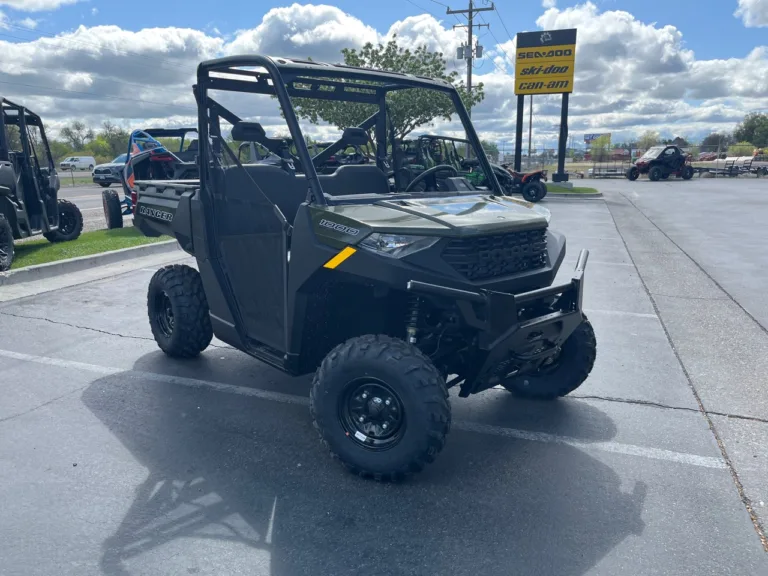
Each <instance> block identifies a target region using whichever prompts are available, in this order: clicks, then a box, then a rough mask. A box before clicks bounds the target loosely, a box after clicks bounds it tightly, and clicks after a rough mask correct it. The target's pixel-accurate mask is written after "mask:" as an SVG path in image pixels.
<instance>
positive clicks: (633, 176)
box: [627, 166, 640, 182]
mask: <svg viewBox="0 0 768 576" xmlns="http://www.w3.org/2000/svg"><path fill="white" fill-rule="evenodd" d="M639 177H640V170H638V168H637V166H632V167H631V168H630V169H629V170H627V180H631V181H633V182H634V181H635V180H637V179H638V178H639Z"/></svg>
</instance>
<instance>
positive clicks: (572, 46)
mask: <svg viewBox="0 0 768 576" xmlns="http://www.w3.org/2000/svg"><path fill="white" fill-rule="evenodd" d="M575 64H576V29H575V28H569V29H567V30H545V31H543V32H518V34H517V52H516V57H515V94H517V132H516V134H515V136H516V138H515V170H517V171H519V170H520V160H521V156H522V131H523V114H522V110H523V107H524V98H525V96H526V95H527V94H562V95H563V102H562V107H561V110H560V137H559V140H558V155H557V172H555V173H554V174H553V175H552V181H553V182H565V181H567V180H568V174H566V172H565V152H566V150H565V148H566V144H567V142H568V96H569V94H570V93H571V92H573V75H574V68H575ZM529 160H530V159H529Z"/></svg>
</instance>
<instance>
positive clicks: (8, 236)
mask: <svg viewBox="0 0 768 576" xmlns="http://www.w3.org/2000/svg"><path fill="white" fill-rule="evenodd" d="M12 262H13V230H12V229H11V223H10V222H8V219H7V218H6V217H5V215H3V214H0V272H5V271H6V270H8V269H9V268H10V267H11V263H12Z"/></svg>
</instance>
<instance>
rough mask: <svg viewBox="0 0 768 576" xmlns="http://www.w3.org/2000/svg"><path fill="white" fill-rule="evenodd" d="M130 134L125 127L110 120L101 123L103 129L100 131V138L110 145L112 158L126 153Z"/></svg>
mask: <svg viewBox="0 0 768 576" xmlns="http://www.w3.org/2000/svg"><path fill="white" fill-rule="evenodd" d="M130 136H131V135H130V134H129V133H128V131H127V130H126V129H125V128H121V127H120V126H115V125H114V124H112V122H110V121H109V120H107V121H106V122H104V124H102V125H101V130H100V131H99V138H100V139H102V140H104V141H105V142H106V143H107V144H108V145H109V152H108V155H110V154H111V155H112V158H114V157H115V156H119V155H120V154H125V152H126V150H128V138H130Z"/></svg>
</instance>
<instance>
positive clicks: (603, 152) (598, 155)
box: [589, 134, 611, 162]
mask: <svg viewBox="0 0 768 576" xmlns="http://www.w3.org/2000/svg"><path fill="white" fill-rule="evenodd" d="M589 150H590V156H591V157H592V160H597V161H598V162H602V161H603V160H606V159H608V157H609V156H610V150H611V137H610V136H608V134H603V135H602V136H600V137H598V138H595V139H594V140H592V143H591V144H590V147H589Z"/></svg>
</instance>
